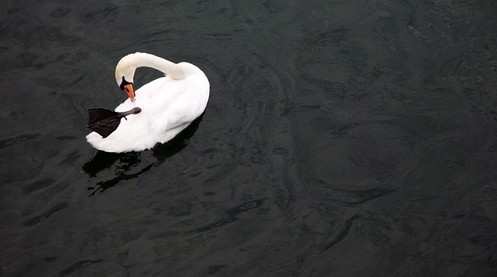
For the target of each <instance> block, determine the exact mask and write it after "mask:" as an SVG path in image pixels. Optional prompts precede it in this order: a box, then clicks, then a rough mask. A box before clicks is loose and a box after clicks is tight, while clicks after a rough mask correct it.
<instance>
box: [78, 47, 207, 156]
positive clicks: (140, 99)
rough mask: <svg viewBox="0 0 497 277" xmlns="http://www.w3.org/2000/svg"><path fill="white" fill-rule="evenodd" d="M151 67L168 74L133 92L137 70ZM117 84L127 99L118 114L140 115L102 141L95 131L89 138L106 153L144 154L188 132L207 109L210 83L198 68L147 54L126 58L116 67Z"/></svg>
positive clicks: (127, 120) (124, 120) (91, 142)
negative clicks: (133, 152)
mask: <svg viewBox="0 0 497 277" xmlns="http://www.w3.org/2000/svg"><path fill="white" fill-rule="evenodd" d="M139 67H150V68H154V69H157V70H159V71H162V72H163V73H165V76H164V77H160V78H158V79H155V80H153V81H151V82H150V83H147V84H145V85H143V86H142V87H141V88H139V89H137V90H136V91H135V90H134V85H133V84H134V82H133V81H134V80H133V77H134V75H135V71H136V69H137V68H139ZM115 77H116V82H117V85H118V86H119V87H120V88H121V89H122V90H123V91H125V92H126V93H127V95H128V99H126V101H124V102H123V103H121V104H120V105H119V106H117V107H116V108H115V111H116V112H120V113H126V111H129V110H132V109H135V108H137V107H139V108H140V109H141V111H140V112H139V113H137V114H132V115H128V116H127V117H126V118H125V119H121V121H120V124H119V127H118V128H117V129H116V130H115V131H114V132H112V133H111V134H110V135H109V136H107V137H105V138H103V137H102V136H101V135H99V134H98V133H96V132H91V133H90V134H88V135H87V136H86V140H87V141H88V143H90V145H91V146H93V147H94V148H96V149H98V150H101V151H105V152H114V153H120V152H132V151H142V150H146V149H150V148H152V147H154V146H155V145H156V144H158V143H165V142H167V141H169V140H171V139H172V138H174V137H175V136H176V135H177V134H178V133H179V132H181V131H182V130H183V129H185V128H186V127H187V126H188V125H189V124H190V123H191V122H192V121H193V120H195V119H196V118H197V117H199V116H200V115H201V114H202V113H203V112H204V110H205V108H206V106H207V102H208V100H209V87H210V85H209V80H208V79H207V76H205V74H204V72H203V71H202V70H200V69H199V68H198V67H197V66H195V65H193V64H191V63H187V62H180V63H173V62H170V61H168V60H166V59H163V58H160V57H158V56H155V55H152V54H147V53H139V52H138V53H134V54H129V55H127V56H124V57H123V58H122V59H121V60H120V61H119V62H118V63H117V66H116V72H115Z"/></svg>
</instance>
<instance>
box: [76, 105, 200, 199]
mask: <svg viewBox="0 0 497 277" xmlns="http://www.w3.org/2000/svg"><path fill="white" fill-rule="evenodd" d="M202 118H203V114H202V115H201V116H200V117H199V118H197V119H195V120H194V121H193V122H192V123H191V124H190V125H189V126H188V127H187V128H185V129H184V130H183V131H181V132H180V133H179V134H178V135H177V136H176V137H174V138H173V139H172V140H170V141H168V142H167V143H165V144H160V145H157V146H155V147H154V148H153V149H151V150H148V151H142V152H131V153H107V152H103V151H98V152H97V153H96V154H95V156H94V157H93V158H92V159H91V160H89V161H88V162H86V163H85V164H84V165H83V171H84V172H85V173H86V174H87V175H88V176H89V177H90V178H93V177H96V176H97V174H98V173H100V172H102V171H105V170H112V171H113V175H115V177H113V178H110V179H107V180H103V181H99V182H97V183H96V184H95V185H93V186H89V187H88V190H89V191H91V194H90V195H89V196H93V195H95V194H96V193H97V192H104V191H105V190H107V189H109V188H112V187H114V186H115V185H117V184H119V183H120V182H121V181H125V180H132V179H135V178H137V177H139V176H140V175H142V174H144V173H146V172H148V171H149V170H150V169H152V168H153V167H154V166H157V165H160V164H162V163H163V162H164V161H165V160H166V159H168V158H170V157H172V156H174V155H175V154H177V153H179V152H180V151H181V150H183V149H184V148H186V146H188V143H189V141H190V138H191V137H192V136H193V135H194V134H195V132H196V131H197V129H198V126H199V124H200V122H201V121H202ZM150 153H151V154H152V157H153V158H151V159H150ZM148 160H150V162H147V161H148ZM144 162H145V163H146V165H145V166H141V168H140V169H139V170H138V171H136V170H133V169H134V168H135V167H138V166H140V165H141V164H142V163H144Z"/></svg>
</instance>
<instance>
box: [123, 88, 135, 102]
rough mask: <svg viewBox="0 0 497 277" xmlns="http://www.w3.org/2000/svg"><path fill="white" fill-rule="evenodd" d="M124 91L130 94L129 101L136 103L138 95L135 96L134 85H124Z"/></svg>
mask: <svg viewBox="0 0 497 277" xmlns="http://www.w3.org/2000/svg"><path fill="white" fill-rule="evenodd" d="M124 90H125V91H126V93H127V94H128V97H129V99H131V101H135V96H136V95H135V89H134V88H133V84H126V85H124Z"/></svg>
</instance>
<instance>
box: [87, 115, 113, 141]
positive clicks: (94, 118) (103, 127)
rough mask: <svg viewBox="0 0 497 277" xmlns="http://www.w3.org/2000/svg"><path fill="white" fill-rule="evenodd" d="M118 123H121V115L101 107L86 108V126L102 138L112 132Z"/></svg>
mask: <svg viewBox="0 0 497 277" xmlns="http://www.w3.org/2000/svg"><path fill="white" fill-rule="evenodd" d="M119 123H121V117H120V116H119V114H118V113H116V112H114V111H111V110H107V109H103V108H91V109H88V125H87V127H88V128H89V129H90V130H92V131H94V132H97V133H98V134H99V135H101V136H102V137H103V138H106V137H108V136H109V135H110V134H112V132H114V131H115V130H116V129H117V127H118V126H119Z"/></svg>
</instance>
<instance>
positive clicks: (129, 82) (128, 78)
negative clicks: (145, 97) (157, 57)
mask: <svg viewBox="0 0 497 277" xmlns="http://www.w3.org/2000/svg"><path fill="white" fill-rule="evenodd" d="M128 56H130V55H128ZM128 56H125V57H123V58H122V59H121V60H120V61H119V63H117V66H116V83H117V85H118V86H119V87H120V88H121V89H122V90H124V91H125V92H126V93H127V94H128V97H129V99H130V100H131V101H134V100H135V89H134V87H133V77H134V76H135V71H136V65H134V64H133V63H131V62H130V59H129V57H128ZM127 57H128V58H127Z"/></svg>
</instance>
